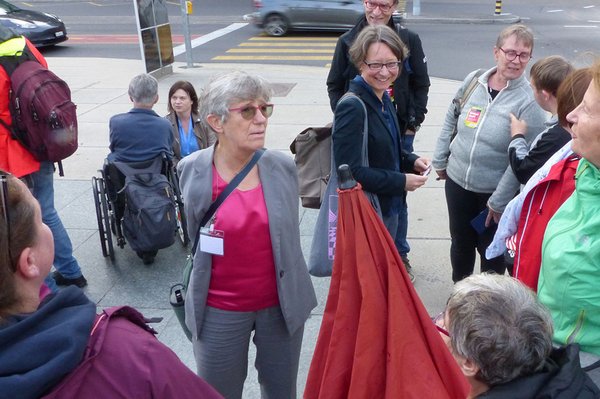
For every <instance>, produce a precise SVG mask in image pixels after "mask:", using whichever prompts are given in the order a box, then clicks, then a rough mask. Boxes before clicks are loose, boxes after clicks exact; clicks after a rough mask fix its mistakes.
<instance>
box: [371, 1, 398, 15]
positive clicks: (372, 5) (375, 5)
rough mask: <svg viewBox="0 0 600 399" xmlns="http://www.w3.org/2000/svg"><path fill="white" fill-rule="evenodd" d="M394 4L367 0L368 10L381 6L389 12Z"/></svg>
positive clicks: (380, 7) (381, 8)
mask: <svg viewBox="0 0 600 399" xmlns="http://www.w3.org/2000/svg"><path fill="white" fill-rule="evenodd" d="M393 6H394V5H393V4H381V3H375V2H372V1H369V0H367V1H365V7H366V8H367V10H374V9H376V8H377V7H379V9H380V10H381V12H389V11H390V10H391V9H392V7H393Z"/></svg>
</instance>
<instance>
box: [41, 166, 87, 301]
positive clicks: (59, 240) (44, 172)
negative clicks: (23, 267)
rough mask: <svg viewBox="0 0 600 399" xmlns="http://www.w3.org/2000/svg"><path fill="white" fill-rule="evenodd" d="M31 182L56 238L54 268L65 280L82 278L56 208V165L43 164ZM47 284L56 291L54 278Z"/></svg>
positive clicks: (43, 214) (48, 224) (43, 216)
mask: <svg viewBox="0 0 600 399" xmlns="http://www.w3.org/2000/svg"><path fill="white" fill-rule="evenodd" d="M31 182H32V187H31V191H32V193H33V196H34V197H35V198H36V199H37V200H38V202H39V203H40V207H41V208H42V220H43V222H44V223H45V224H46V225H47V226H48V227H49V228H50V230H51V231H52V235H53V236H54V267H55V268H56V270H58V272H59V273H60V274H62V275H63V276H64V277H65V278H71V279H72V278H77V277H79V276H81V269H80V268H79V264H78V263H77V260H76V259H75V258H74V257H73V245H72V244H71V239H70V238H69V235H68V234H67V231H66V230H65V227H64V226H63V224H62V221H61V220H60V217H59V216H58V212H56V209H55V208H54V164H53V163H52V162H41V163H40V170H39V171H37V172H35V173H32V174H31ZM50 280H51V281H50ZM46 284H47V285H48V287H49V288H50V289H52V290H55V287H56V285H55V284H54V279H52V277H50V276H48V278H46Z"/></svg>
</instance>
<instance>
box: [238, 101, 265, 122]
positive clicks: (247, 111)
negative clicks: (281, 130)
mask: <svg viewBox="0 0 600 399" xmlns="http://www.w3.org/2000/svg"><path fill="white" fill-rule="evenodd" d="M256 110H259V111H260V113H261V114H262V116H264V117H265V118H268V117H270V116H271V115H273V104H263V105H245V106H243V107H238V108H229V111H230V112H233V111H236V112H239V113H240V114H242V118H244V119H246V120H247V121H249V120H252V118H254V116H255V115H256Z"/></svg>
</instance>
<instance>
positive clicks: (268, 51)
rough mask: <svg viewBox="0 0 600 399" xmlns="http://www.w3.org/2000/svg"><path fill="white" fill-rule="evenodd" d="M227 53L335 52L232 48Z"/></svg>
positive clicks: (329, 51) (327, 52)
mask: <svg viewBox="0 0 600 399" xmlns="http://www.w3.org/2000/svg"><path fill="white" fill-rule="evenodd" d="M226 52H227V53H314V54H333V50H327V49H318V48H299V49H294V48H232V49H229V50H227V51H226Z"/></svg>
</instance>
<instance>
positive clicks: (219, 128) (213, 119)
mask: <svg viewBox="0 0 600 399" xmlns="http://www.w3.org/2000/svg"><path fill="white" fill-rule="evenodd" d="M206 122H208V124H209V125H210V127H211V128H212V129H213V130H214V131H215V132H217V133H222V132H223V121H222V120H221V117H220V116H218V115H214V114H209V115H208V116H207V117H206Z"/></svg>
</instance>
